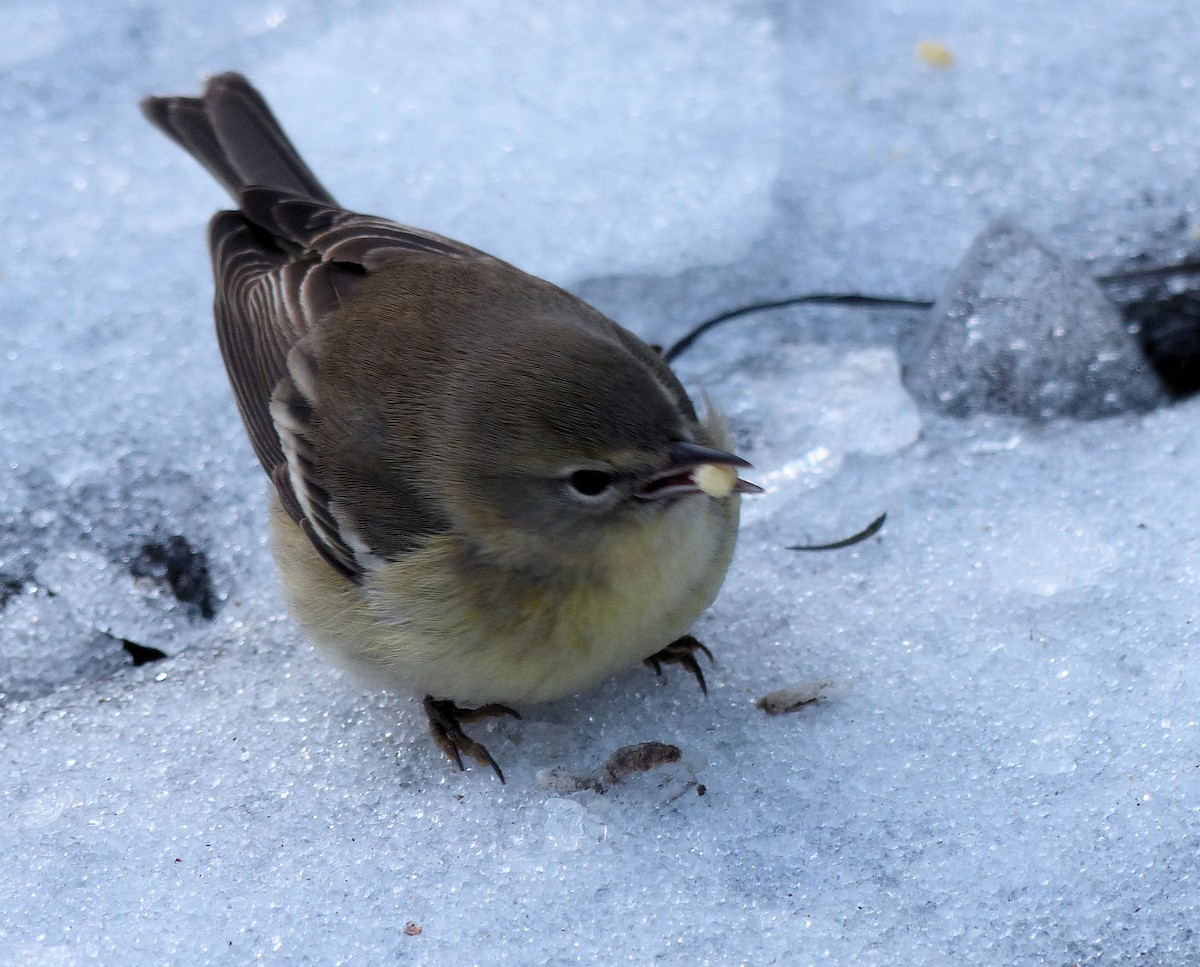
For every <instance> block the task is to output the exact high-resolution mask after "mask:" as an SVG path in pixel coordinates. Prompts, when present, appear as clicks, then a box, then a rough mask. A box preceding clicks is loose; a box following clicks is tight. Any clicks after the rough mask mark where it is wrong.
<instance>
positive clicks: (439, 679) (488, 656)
mask: <svg viewBox="0 0 1200 967" xmlns="http://www.w3.org/2000/svg"><path fill="white" fill-rule="evenodd" d="M737 521H738V498H737V496H736V495H730V496H726V497H720V498H716V497H708V496H704V495H695V496H691V497H688V498H686V499H684V500H680V501H678V502H676V503H675V504H673V505H672V506H670V507H669V508H667V509H666V510H665V512H664V513H662V514H661V515H658V516H657V517H656V518H654V519H652V520H651V521H649V522H645V523H643V524H641V525H640V526H637V527H630V528H625V529H623V530H622V531H621V532H620V533H618V534H614V535H612V537H611V538H610V539H607V540H604V541H602V542H600V543H599V544H598V545H597V546H596V547H595V559H594V560H595V566H594V567H593V568H592V569H591V575H590V576H589V578H588V579H587V580H581V581H577V582H573V583H571V582H566V583H564V582H550V583H536V584H534V586H529V585H530V584H531V583H533V582H522V581H521V580H519V579H513V578H511V577H506V576H504V575H500V574H497V573H493V572H488V571H485V570H479V569H477V568H471V569H464V567H463V566H462V564H461V561H462V559H463V555H462V554H461V553H460V550H461V548H460V547H459V546H458V545H457V543H456V541H457V539H456V538H455V537H453V536H443V537H439V538H436V539H434V540H433V541H432V542H430V544H428V545H427V546H426V547H424V548H422V549H421V550H418V551H415V552H413V553H411V554H408V555H406V556H405V557H404V559H403V560H400V561H395V562H390V563H388V564H387V565H385V566H384V567H382V568H380V569H379V570H377V571H374V572H372V573H370V574H369V575H367V577H366V579H365V581H364V584H363V585H362V586H361V587H360V586H358V585H355V584H352V583H350V582H348V581H345V580H344V579H342V578H341V577H340V576H338V575H336V574H333V572H332V571H331V569H330V568H329V567H328V565H326V564H325V562H324V561H322V560H321V558H320V557H319V555H317V553H316V552H315V551H314V550H313V548H312V546H311V545H310V544H309V542H308V539H307V538H306V537H305V536H304V534H303V533H302V532H301V531H300V529H299V528H298V527H296V525H295V524H294V523H293V522H292V521H291V520H290V519H289V518H288V517H287V515H286V514H284V513H283V512H282V511H280V510H278V509H277V508H276V512H275V513H273V514H272V533H273V537H274V549H275V553H276V559H277V561H278V562H279V566H280V568H281V570H287V571H288V573H289V576H290V578H291V579H292V580H290V581H289V584H291V585H292V589H291V604H292V607H293V609H294V612H295V613H296V614H297V616H298V617H299V618H300V620H301V621H302V623H303V624H304V625H306V626H307V628H308V630H309V631H310V632H311V633H312V634H313V635H314V637H315V638H316V640H317V643H318V644H319V645H320V646H322V647H323V649H324V650H326V651H327V652H329V653H330V654H331V656H332V657H333V658H334V659H335V660H337V661H339V662H340V663H342V664H345V665H349V666H350V667H352V668H354V669H356V670H357V671H359V672H360V673H366V674H367V675H368V676H369V677H370V678H372V679H375V680H376V681H379V682H380V683H381V684H386V685H390V686H394V687H400V688H404V689H406V690H409V691H412V692H414V693H417V694H422V695H424V694H429V695H433V696H434V697H436V698H449V699H453V700H455V701H457V702H465V703H486V702H501V703H506V704H520V703H524V702H540V701H548V700H550V699H554V698H559V697H562V696H564V695H569V694H571V693H573V692H576V691H578V690H580V689H582V688H586V687H587V686H589V685H592V684H594V683H596V682H598V681H600V680H601V679H603V678H605V677H607V676H608V675H611V674H612V673H614V672H615V671H617V670H619V669H620V668H622V667H624V666H626V665H628V664H630V663H632V662H635V661H639V660H641V659H642V658H645V657H647V656H648V655H651V654H653V653H654V652H656V651H658V650H659V649H660V648H662V647H664V646H665V645H667V644H669V643H670V642H672V641H674V640H675V639H676V638H678V637H679V636H681V635H683V634H684V633H685V632H686V631H687V630H688V628H689V627H690V626H691V625H692V623H693V622H694V621H695V620H696V618H697V617H698V616H699V615H700V613H701V612H702V611H703V610H704V609H705V608H706V607H708V605H709V604H710V603H712V600H713V598H714V597H716V594H717V591H718V590H719V589H720V586H721V583H722V581H723V580H724V577H725V572H726V570H727V569H728V567H729V561H730V558H731V557H732V554H733V546H734V541H735V539H736V534H737ZM480 582H490V585H491V586H487V587H483V586H480Z"/></svg>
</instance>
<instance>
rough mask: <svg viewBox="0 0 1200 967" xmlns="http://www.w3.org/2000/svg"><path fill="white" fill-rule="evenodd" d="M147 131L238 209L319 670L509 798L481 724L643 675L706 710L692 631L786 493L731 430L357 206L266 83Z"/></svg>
mask: <svg viewBox="0 0 1200 967" xmlns="http://www.w3.org/2000/svg"><path fill="white" fill-rule="evenodd" d="M142 109H143V111H144V113H145V114H146V116H147V118H148V119H149V120H150V121H151V122H152V123H153V124H154V125H156V126H157V127H158V128H160V129H161V130H162V131H163V132H164V133H165V134H167V136H168V137H170V138H171V139H173V140H174V141H176V142H177V143H178V144H179V145H181V146H182V147H183V148H184V149H185V150H186V151H187V152H188V153H189V154H191V155H192V156H193V157H194V158H195V159H196V160H197V161H199V162H200V163H201V164H202V165H204V167H205V168H207V169H208V171H209V172H210V173H211V174H212V175H213V176H214V177H215V178H216V179H217V181H219V182H220V183H221V185H223V186H224V187H225V188H226V189H227V190H228V192H229V193H230V195H232V197H233V200H234V202H235V204H236V205H237V210H236V211H221V212H218V213H217V214H216V215H214V216H213V219H212V221H211V222H210V224H209V230H208V243H209V251H210V254H211V256H212V266H213V276H214V281H215V285H216V296H215V300H214V314H215V317H216V328H217V338H218V342H219V344H220V348H221V355H222V357H223V359H224V361H225V367H226V369H227V370H228V373H229V379H230V382H231V384H232V386H233V393H234V396H235V397H236V399H237V405H238V409H239V411H240V413H241V417H242V421H243V422H244V423H245V426H246V432H247V433H248V434H249V436H250V441H251V443H252V444H253V446H254V450H255V453H256V454H257V455H258V459H259V461H260V462H261V463H262V467H263V469H264V470H265V471H266V473H267V475H268V476H269V477H270V479H271V483H272V485H273V495H272V500H271V514H270V526H271V535H272V550H273V552H274V555H275V559H276V562H277V564H278V569H279V573H280V577H281V579H282V583H283V585H284V588H285V591H286V596H287V599H288V602H289V605H290V607H291V608H292V610H293V611H294V613H295V614H296V615H297V616H298V617H299V619H300V622H301V623H302V624H303V625H304V626H305V627H306V628H307V630H308V631H309V633H310V634H311V635H312V637H313V638H314V639H315V641H316V642H317V644H318V646H319V647H322V648H323V649H324V650H325V651H327V652H328V653H329V654H330V655H331V657H333V658H334V660H335V661H339V662H340V663H342V664H345V665H348V666H350V667H351V668H354V669H357V670H359V671H360V672H365V673H366V674H367V676H368V677H370V678H372V679H374V680H376V681H379V682H380V683H382V684H385V685H388V686H393V687H400V688H403V689H405V690H408V691H410V692H412V693H413V694H415V695H418V696H423V697H424V698H423V704H424V709H425V712H426V713H427V715H428V718H429V728H430V733H431V735H432V736H433V739H434V741H435V742H436V743H437V745H438V747H439V748H440V749H441V750H442V751H443V752H444V753H445V754H446V755H447V756H448V757H449V758H450V759H451V760H452V761H453V762H455V763H457V765H458V767H459V768H460V769H462V768H463V759H462V757H463V755H464V754H466V755H468V756H470V757H472V758H473V759H475V760H476V761H477V762H479V763H480V764H482V765H486V766H490V767H491V768H492V769H493V770H494V771H495V773H496V775H497V777H498V778H499V779H500V781H501V782H503V781H504V774H503V772H502V771H501V769H500V767H499V766H498V765H497V763H496V761H495V760H494V759H493V758H492V756H491V755H490V754H489V753H488V751H487V749H486V748H485V747H484V746H483V745H482V744H480V743H479V742H478V741H476V740H474V739H472V738H471V737H470V736H469V735H467V734H466V732H464V730H463V725H464V724H466V723H469V722H474V721H478V720H480V719H482V718H486V717H489V716H495V715H512V716H515V717H517V718H519V717H520V716H519V715H518V714H517V713H516V712H515V711H514V710H513V709H512V708H511V707H509V706H510V705H514V704H521V703H525V702H543V701H548V700H551V699H555V698H560V697H562V696H564V695H569V694H571V693H574V692H576V691H579V690H580V689H583V688H585V687H587V686H590V685H592V684H594V683H596V682H598V681H600V680H601V679H603V678H605V677H607V676H609V675H611V674H612V673H614V672H615V671H617V670H618V669H620V668H621V667H623V666H625V665H627V664H629V663H632V662H636V661H644V662H645V663H646V664H648V665H649V666H650V667H652V668H654V670H655V671H656V672H658V673H660V674H661V669H662V665H663V664H678V665H681V666H682V667H684V668H686V669H687V670H689V671H690V672H691V673H692V674H693V675H695V677H696V678H697V679H698V681H699V682H700V686H701V688H704V689H705V690H706V691H707V689H706V688H705V683H704V676H703V673H702V672H701V670H700V665H699V663H698V662H697V660H696V655H697V654H698V653H700V654H704V655H706V656H708V657H709V659H710V660H711V657H712V655H711V652H709V650H708V649H707V648H706V647H705V646H704V645H702V644H701V643H700V642H699V641H697V640H696V639H695V638H693V637H692V636H690V635H689V634H688V633H687V632H688V629H689V628H690V627H691V625H692V623H693V622H694V621H695V620H696V618H697V617H698V616H699V615H700V613H701V612H702V611H703V610H704V609H705V608H707V607H708V606H709V604H711V603H712V601H713V599H714V597H715V596H716V594H717V591H718V589H719V588H720V586H721V583H722V581H723V580H724V578H725V573H726V571H727V569H728V567H729V563H730V559H731V557H732V555H733V548H734V543H735V540H736V537H737V528H738V509H739V500H740V495H741V494H744V493H755V492H758V491H759V489H760V488H758V487H757V486H755V485H754V484H752V483H748V482H747V481H745V480H741V479H739V477H738V468H741V467H747V466H749V464H748V463H747V462H746V461H745V460H743V459H741V458H740V457H738V456H736V455H734V454H733V453H731V452H729V434H728V431H727V430H726V428H725V425H724V423H723V421H722V420H721V418H720V416H719V415H718V414H717V413H716V411H715V410H713V409H712V407H711V406H710V407H707V410H708V412H707V414H706V416H705V417H704V418H703V419H702V418H700V417H699V416H698V415H697V413H696V410H695V408H694V407H693V405H692V403H691V401H690V400H689V398H688V396H687V393H686V392H685V391H684V389H683V386H682V385H681V384H680V382H679V380H678V379H677V378H676V377H675V375H674V374H673V373H672V372H671V370H670V368H669V367H668V366H667V364H666V363H665V362H664V361H663V360H662V358H661V356H660V355H659V353H658V352H657V351H656V350H655V349H653V348H652V347H650V346H649V345H647V344H646V343H644V342H643V341H642V340H640V339H639V338H638V337H637V336H635V335H633V334H632V333H631V332H629V331H628V330H626V329H624V328H622V327H621V326H619V325H617V324H616V323H615V322H612V321H611V320H609V319H608V318H606V317H605V316H603V315H602V314H601V313H599V312H598V311H597V310H595V309H593V308H592V307H591V306H589V305H587V304H586V303H584V302H582V301H581V300H579V299H577V298H575V297H574V296H572V295H570V294H569V293H567V292H565V291H563V290H562V289H560V288H557V287H556V286H553V285H551V284H550V283H548V282H544V281H543V280H541V279H538V278H535V277H533V276H531V275H527V274H526V273H524V272H521V271H520V270H518V269H516V268H514V267H513V266H511V265H509V264H507V263H505V262H502V261H500V260H499V259H496V258H493V257H491V256H489V255H486V254H484V253H483V252H480V251H478V250H477V249H474V248H471V247H469V246H467V245H463V244H462V243H460V242H456V241H453V240H451V239H449V238H444V237H443V236H441V235H435V234H434V233H432V232H427V231H422V230H420V229H415V228H409V227H406V226H404V225H399V224H397V223H395V222H391V221H387V220H386V219H382V218H376V217H373V216H370V215H361V214H356V213H354V212H351V211H347V210H345V209H343V208H341V207H340V206H339V205H338V204H337V202H335V201H334V199H333V197H332V196H331V195H330V194H329V192H328V191H326V190H325V188H324V187H323V186H322V184H321V183H320V182H319V181H318V180H317V178H316V176H315V175H313V173H312V172H311V171H310V170H309V168H308V166H307V165H306V164H305V163H304V161H303V160H302V159H301V157H300V155H299V154H298V152H297V151H296V149H295V148H294V147H293V146H292V144H291V142H290V141H289V140H288V138H287V136H286V135H285V134H284V132H283V129H282V128H281V127H280V125H279V122H278V121H277V120H276V119H275V116H274V115H273V114H272V112H271V110H270V108H269V107H268V106H267V103H266V101H265V100H264V99H263V97H262V96H261V95H260V94H259V92H258V91H257V90H256V89H255V88H254V87H253V86H252V85H251V84H250V82H249V81H247V80H246V78H245V77H243V76H241V75H240V74H237V73H224V74H219V75H217V76H215V77H212V78H211V79H209V81H208V82H207V84H206V85H205V88H204V91H203V93H202V94H201V96H199V97H149V98H146V99H145V100H144V101H143V102H142ZM472 706H474V707H472Z"/></svg>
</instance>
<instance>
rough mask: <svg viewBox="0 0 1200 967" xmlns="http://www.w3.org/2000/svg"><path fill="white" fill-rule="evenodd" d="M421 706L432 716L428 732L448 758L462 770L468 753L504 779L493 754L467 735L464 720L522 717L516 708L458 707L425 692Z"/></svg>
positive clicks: (492, 705)
mask: <svg viewBox="0 0 1200 967" xmlns="http://www.w3.org/2000/svg"><path fill="white" fill-rule="evenodd" d="M422 705H424V707H425V714H426V715H427V716H428V717H429V734H430V735H431V736H433V741H434V742H435V743H436V744H437V747H438V748H439V749H441V750H442V751H443V752H444V753H446V758H448V759H449V760H450V761H451V762H453V763H454V764H455V765H457V766H458V768H459V769H460V770H462V769H465V768H466V767H465V766H464V765H463V760H462V757H463V753H464V752H465V753H466V754H467V755H469V756H470V757H471V758H472V759H474V760H475V761H476V762H478V763H479V764H480V765H484V766H490V767H491V768H492V771H493V772H495V773H496V777H497V778H498V779H499V780H500V782H501V783H503V782H504V773H503V772H502V771H501V770H500V766H499V765H497V764H496V760H495V759H493V758H492V754H491V753H490V752H488V750H487V749H486V748H485V747H484V746H483V744H482V743H480V742H476V741H475V740H474V739H472V738H471V737H470V736H469V735H467V733H466V732H464V731H463V730H462V727H463V725H464V724H465V723H468V722H478V721H480V720H482V719H486V718H492V717H494V716H498V715H511V716H512V717H513V718H515V719H519V718H520V717H521V716H520V714H518V712H517V711H516V709H511V708H509V707H508V706H507V705H497V704H494V703H493V704H490V705H481V706H480V707H479V708H459V707H458V706H457V705H455V704H454V703H453V702H452V701H449V700H448V699H436V698H434V697H433V696H432V695H426V696H425V700H424V701H423V702H422Z"/></svg>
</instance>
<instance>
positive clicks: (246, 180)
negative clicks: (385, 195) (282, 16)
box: [142, 72, 337, 205]
mask: <svg viewBox="0 0 1200 967" xmlns="http://www.w3.org/2000/svg"><path fill="white" fill-rule="evenodd" d="M142 112H143V113H144V114H145V115H146V117H147V118H148V119H149V120H150V122H151V123H152V124H153V125H154V126H155V127H157V128H159V129H160V130H161V131H162V132H163V133H164V134H166V135H167V136H168V137H169V138H171V139H172V140H173V141H175V142H176V143H177V144H178V145H179V146H180V147H182V148H183V149H184V150H185V151H187V152H188V154H190V155H191V156H192V157H193V158H195V159H196V160H197V161H199V162H200V163H201V164H202V165H204V167H205V168H207V169H208V171H209V172H210V173H211V174H212V175H213V177H214V178H216V179H217V180H218V181H219V182H220V183H221V184H222V185H223V186H224V187H225V189H226V190H227V191H228V192H229V193H230V194H231V195H232V196H233V198H234V200H235V201H237V200H238V197H239V195H240V194H241V192H242V190H243V189H245V188H247V187H248V186H250V185H266V186H268V187H270V188H278V189H279V190H281V191H285V192H290V193H292V194H296V195H301V196H303V197H305V198H311V199H313V200H315V201H320V202H324V203H326V204H329V205H335V204H337V203H336V202H335V201H334V199H333V196H332V195H330V194H329V192H328V191H326V190H325V186H324V185H322V184H321V182H320V181H318V180H317V176H316V175H314V174H313V173H312V171H310V170H309V167H308V165H306V164H305V163H304V161H303V159H301V157H300V154H299V152H297V151H296V149H295V147H293V145H292V142H291V141H289V140H288V137H287V135H286V134H284V133H283V128H282V127H280V125H279V122H278V121H277V120H276V118H275V115H274V114H273V113H271V109H270V108H269V107H268V106H267V103H266V101H264V100H263V99H262V96H261V95H260V94H259V93H258V91H256V90H255V89H254V88H253V87H252V86H251V85H250V82H249V81H247V80H246V78H244V77H243V76H242V75H241V74H237V73H233V72H229V73H225V74H217V75H216V76H215V77H212V78H210V79H209V81H208V83H207V84H206V85H205V87H204V93H203V94H201V95H200V97H148V98H146V99H145V100H144V101H142Z"/></svg>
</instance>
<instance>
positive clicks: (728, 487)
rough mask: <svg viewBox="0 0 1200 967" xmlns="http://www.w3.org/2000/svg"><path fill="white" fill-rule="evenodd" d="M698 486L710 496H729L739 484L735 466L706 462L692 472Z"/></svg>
mask: <svg viewBox="0 0 1200 967" xmlns="http://www.w3.org/2000/svg"><path fill="white" fill-rule="evenodd" d="M692 479H693V480H695V481H696V486H697V487H699V488H700V489H701V490H703V491H704V492H705V493H706V494H708V495H709V496H710V497H728V496H729V495H730V494H731V493H733V488H734V487H735V486H736V485H737V479H738V475H737V471H736V470H734V469H733V467H726V466H722V465H721V464H716V463H706V464H704V466H702V467H698V468H697V469H696V472H695V473H693V474H692Z"/></svg>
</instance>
